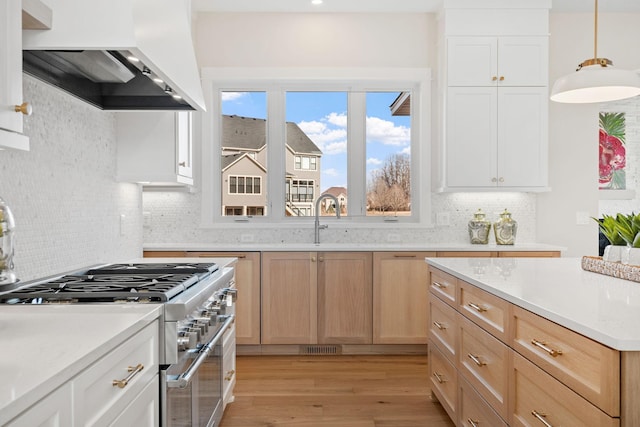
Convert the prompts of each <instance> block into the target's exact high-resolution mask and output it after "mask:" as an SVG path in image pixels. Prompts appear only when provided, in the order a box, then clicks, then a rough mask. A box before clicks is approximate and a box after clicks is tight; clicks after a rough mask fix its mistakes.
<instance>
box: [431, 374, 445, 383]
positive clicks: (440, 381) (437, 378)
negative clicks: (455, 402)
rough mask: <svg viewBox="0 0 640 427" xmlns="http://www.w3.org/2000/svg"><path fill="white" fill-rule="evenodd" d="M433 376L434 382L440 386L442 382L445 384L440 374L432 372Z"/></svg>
mask: <svg viewBox="0 0 640 427" xmlns="http://www.w3.org/2000/svg"><path fill="white" fill-rule="evenodd" d="M433 376H434V377H435V378H436V381H438V383H440V384H442V383H444V382H447V380H445V379H444V378H443V377H444V376H443V375H442V374H439V373H437V372H434V373H433Z"/></svg>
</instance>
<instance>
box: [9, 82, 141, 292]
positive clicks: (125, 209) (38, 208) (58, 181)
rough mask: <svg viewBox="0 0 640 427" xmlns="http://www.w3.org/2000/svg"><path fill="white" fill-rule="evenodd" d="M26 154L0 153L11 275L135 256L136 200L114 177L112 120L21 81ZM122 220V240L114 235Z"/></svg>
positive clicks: (26, 275)
mask: <svg viewBox="0 0 640 427" xmlns="http://www.w3.org/2000/svg"><path fill="white" fill-rule="evenodd" d="M24 99H25V100H27V101H29V102H30V103H31V104H32V105H33V111H34V113H33V115H32V116H30V117H27V118H26V119H25V126H24V129H25V130H24V132H25V134H27V135H29V137H30V142H31V151H28V152H22V151H12V150H5V151H0V197H2V198H4V199H5V201H6V202H7V204H8V205H9V206H10V208H11V210H12V211H13V214H14V216H15V221H16V248H15V252H16V254H15V258H14V262H15V271H16V274H17V275H18V277H19V278H20V279H21V280H22V281H24V280H29V279H35V278H38V277H43V276H47V275H51V274H57V273H60V272H65V271H69V270H72V269H77V268H82V267H86V266H87V265H91V264H96V263H100V262H111V261H115V260H125V259H130V258H133V257H139V256H140V255H141V247H142V215H141V211H142V201H141V196H140V190H139V188H138V187H137V186H136V185H133V184H118V183H116V182H115V181H114V177H115V159H116V144H115V119H114V115H113V114H111V113H105V112H102V111H100V110H98V109H96V108H94V107H91V106H89V105H88V104H86V103H84V102H81V101H79V100H77V99H75V98H73V97H71V96H69V95H67V94H65V93H63V92H61V91H59V90H58V89H55V88H53V87H51V86H48V85H45V84H43V83H41V82H40V81H38V80H35V79H33V78H31V77H28V76H25V77H24ZM120 214H124V215H125V218H124V222H123V226H124V229H123V230H124V234H125V235H124V236H121V235H120Z"/></svg>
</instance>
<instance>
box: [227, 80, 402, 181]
mask: <svg viewBox="0 0 640 427" xmlns="http://www.w3.org/2000/svg"><path fill="white" fill-rule="evenodd" d="M397 96H398V92H370V93H368V94H367V177H368V176H369V174H370V172H371V171H372V170H374V169H377V168H379V167H380V166H381V165H382V164H383V163H384V161H385V159H386V158H388V156H390V155H393V154H396V153H410V118H409V117H406V116H401V117H393V116H391V112H390V110H389V105H391V104H392V103H393V101H394V100H395V99H396V97H397ZM266 105H267V104H266V94H265V93H264V92H224V93H223V97H222V113H223V114H229V115H232V114H235V115H238V116H243V117H254V118H261V119H264V118H266ZM286 105H287V113H286V114H287V117H286V119H287V121H289V122H294V123H296V124H297V125H298V126H299V127H300V128H301V129H302V130H303V131H304V132H305V133H306V134H307V136H309V138H311V140H312V141H313V142H314V143H315V144H316V145H317V146H318V147H319V148H320V150H321V151H322V153H323V155H322V160H321V186H320V188H321V191H324V190H326V189H327V188H329V187H333V186H340V187H347V173H346V171H347V94H346V93H345V92H288V93H287V98H286Z"/></svg>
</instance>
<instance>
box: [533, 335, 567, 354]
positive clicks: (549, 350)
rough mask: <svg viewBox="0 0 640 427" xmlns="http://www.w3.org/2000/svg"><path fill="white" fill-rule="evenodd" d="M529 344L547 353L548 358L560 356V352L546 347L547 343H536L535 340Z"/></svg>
mask: <svg viewBox="0 0 640 427" xmlns="http://www.w3.org/2000/svg"><path fill="white" fill-rule="evenodd" d="M531 344H533V345H535V346H536V347H538V348H540V349H542V350H544V351H546V352H547V353H549V356H551V357H558V356H562V350H556V349H554V348H551V347H549V346H547V343H546V342H544V341H538V340H537V339H535V338H534V339H532V340H531Z"/></svg>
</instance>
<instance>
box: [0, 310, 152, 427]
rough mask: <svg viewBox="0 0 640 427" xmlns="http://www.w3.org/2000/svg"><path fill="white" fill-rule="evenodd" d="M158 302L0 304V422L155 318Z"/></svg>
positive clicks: (70, 376)
mask: <svg viewBox="0 0 640 427" xmlns="http://www.w3.org/2000/svg"><path fill="white" fill-rule="evenodd" d="M160 313H161V305H158V304H137V305H121V304H111V305H97V304H77V305H33V306H32V305H15V306H14V305H0V348H1V349H2V351H0V378H2V381H0V425H5V424H6V423H7V422H8V421H9V420H11V419H12V418H14V417H15V416H17V415H19V414H20V413H21V412H22V411H24V410H26V409H27V408H29V407H30V406H31V405H33V404H34V403H36V402H37V401H38V400H40V399H42V398H43V397H44V396H46V395H47V394H49V393H51V392H52V391H54V390H55V389H56V388H57V387H59V386H60V385H62V384H63V383H64V382H66V381H68V380H69V379H71V378H72V377H73V376H75V375H76V374H78V373H80V372H81V371H82V370H84V369H86V368H87V367H88V366H89V365H90V364H92V363H93V362H95V361H96V360H97V359H98V358H100V357H102V356H104V355H105V354H106V353H107V352H108V351H109V350H111V349H112V348H115V346H116V345H117V344H118V343H119V342H120V341H123V339H124V337H128V336H130V335H132V334H133V333H135V332H136V331H138V330H140V329H142V328H143V327H144V326H145V325H147V324H149V323H151V322H152V321H153V320H154V319H156V318H157V317H158V316H160Z"/></svg>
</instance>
